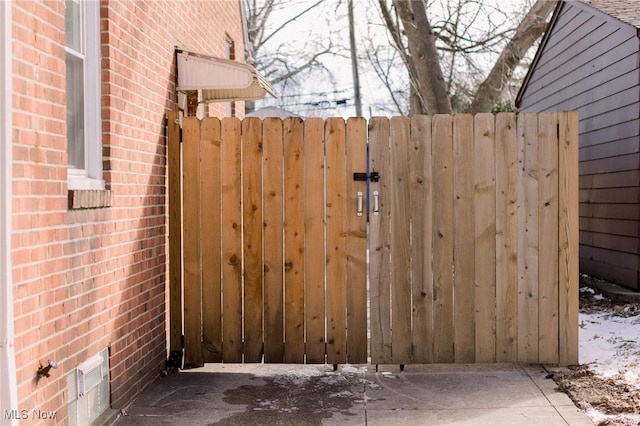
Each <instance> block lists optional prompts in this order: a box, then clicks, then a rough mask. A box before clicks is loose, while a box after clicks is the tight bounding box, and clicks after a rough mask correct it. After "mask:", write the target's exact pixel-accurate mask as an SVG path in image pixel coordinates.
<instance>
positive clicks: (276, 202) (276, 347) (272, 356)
mask: <svg viewBox="0 0 640 426" xmlns="http://www.w3.org/2000/svg"><path fill="white" fill-rule="evenodd" d="M282 132H283V130H282V120H280V119H279V118H267V119H265V120H263V122H262V140H263V145H262V150H263V157H262V168H263V179H264V183H263V191H264V196H263V197H264V199H263V206H264V223H263V227H264V229H263V233H264V236H263V238H264V303H265V308H264V330H265V331H264V334H265V341H264V360H265V362H284V324H283V321H284V300H283V281H284V265H283V263H284V253H283V244H284V241H283V235H282V228H283V225H284V222H283V221H284V215H283V191H284V189H283V167H284V165H283V133H282Z"/></svg>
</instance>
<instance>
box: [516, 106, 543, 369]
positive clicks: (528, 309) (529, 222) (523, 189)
mask: <svg viewBox="0 0 640 426" xmlns="http://www.w3.org/2000/svg"><path fill="white" fill-rule="evenodd" d="M537 135H538V117H537V115H536V114H533V113H521V114H519V115H518V179H519V187H518V193H519V195H520V198H519V200H520V203H519V204H518V235H519V238H520V239H519V240H518V361H519V362H537V361H536V360H537V359H538V136H537Z"/></svg>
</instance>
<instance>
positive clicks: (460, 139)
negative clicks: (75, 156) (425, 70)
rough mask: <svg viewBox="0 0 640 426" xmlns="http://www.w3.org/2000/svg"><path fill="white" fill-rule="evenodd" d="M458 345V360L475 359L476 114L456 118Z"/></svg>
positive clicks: (455, 258) (455, 343) (456, 325)
mask: <svg viewBox="0 0 640 426" xmlns="http://www.w3.org/2000/svg"><path fill="white" fill-rule="evenodd" d="M453 120H454V122H453V161H454V163H453V167H454V168H453V183H454V198H453V203H454V210H453V218H454V226H453V229H454V232H453V234H454V236H453V237H454V241H453V261H454V271H455V277H454V279H455V283H454V291H455V294H454V300H455V305H454V324H455V329H454V345H455V354H454V355H455V356H454V358H455V361H456V362H473V361H474V360H475V357H476V343H475V315H474V312H475V302H474V301H475V296H474V293H475V290H474V282H475V278H474V277H475V251H474V239H475V230H474V169H475V167H474V164H473V158H474V147H473V115H471V114H457V115H455V116H454V117H453Z"/></svg>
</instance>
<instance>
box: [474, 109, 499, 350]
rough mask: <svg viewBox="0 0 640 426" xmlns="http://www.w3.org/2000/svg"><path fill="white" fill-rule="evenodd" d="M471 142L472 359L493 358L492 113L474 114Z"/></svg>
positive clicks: (493, 135) (494, 179)
mask: <svg viewBox="0 0 640 426" xmlns="http://www.w3.org/2000/svg"><path fill="white" fill-rule="evenodd" d="M473 131H474V144H475V165H474V174H475V195H474V203H475V307H476V309H475V312H476V314H475V326H476V357H475V359H476V362H495V360H496V311H495V307H496V301H495V297H496V176H495V170H496V165H495V161H496V143H495V121H494V116H493V115H492V114H477V115H476V116H475V123H474V129H473Z"/></svg>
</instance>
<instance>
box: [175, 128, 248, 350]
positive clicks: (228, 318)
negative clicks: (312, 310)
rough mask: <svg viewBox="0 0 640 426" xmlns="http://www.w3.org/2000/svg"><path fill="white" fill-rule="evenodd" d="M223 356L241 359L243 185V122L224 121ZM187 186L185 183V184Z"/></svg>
mask: <svg viewBox="0 0 640 426" xmlns="http://www.w3.org/2000/svg"><path fill="white" fill-rule="evenodd" d="M221 136H222V141H221V143H220V159H221V165H222V169H221V182H222V277H223V288H222V292H223V300H222V306H223V315H224V320H223V324H222V334H223V339H224V340H223V342H222V359H223V361H224V362H242V207H241V206H242V203H241V200H242V186H241V181H240V172H241V167H242V165H241V145H242V140H241V122H240V120H238V119H237V118H225V119H223V120H222V131H221ZM185 185H186V183H185Z"/></svg>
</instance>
